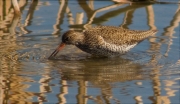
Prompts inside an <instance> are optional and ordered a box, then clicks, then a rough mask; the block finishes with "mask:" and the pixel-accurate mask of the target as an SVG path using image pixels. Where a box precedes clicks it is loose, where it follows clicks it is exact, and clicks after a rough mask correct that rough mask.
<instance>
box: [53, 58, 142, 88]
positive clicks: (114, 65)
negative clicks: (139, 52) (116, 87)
mask: <svg viewBox="0 0 180 104" xmlns="http://www.w3.org/2000/svg"><path fill="white" fill-rule="evenodd" d="M53 66H55V67H58V68H59V71H60V73H62V79H66V80H84V81H90V82H92V83H93V84H95V85H103V86H106V84H108V83H109V82H116V81H127V80H135V79H142V71H141V69H142V65H141V64H138V63H134V62H133V61H131V60H129V59H123V58H103V57H102V58H97V57H91V58H88V59H86V60H79V61H76V60H74V61H62V60H61V61H56V62H53Z"/></svg>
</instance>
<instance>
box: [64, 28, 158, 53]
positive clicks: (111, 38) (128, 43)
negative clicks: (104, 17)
mask: <svg viewBox="0 0 180 104" xmlns="http://www.w3.org/2000/svg"><path fill="white" fill-rule="evenodd" d="M156 32H157V30H146V31H142V30H128V29H124V28H122V27H115V26H97V27H93V28H90V29H88V30H84V32H76V31H73V30H69V31H67V32H66V33H64V35H63V37H62V43H64V44H72V45H76V46H77V47H78V48H80V49H81V50H82V51H85V52H87V53H90V54H93V55H100V56H112V55H119V54H123V53H125V52H127V51H129V50H130V49H131V48H133V47H134V46H136V45H137V44H138V43H139V42H141V41H143V40H144V39H146V38H147V37H148V36H151V35H154V34H155V33H156Z"/></svg>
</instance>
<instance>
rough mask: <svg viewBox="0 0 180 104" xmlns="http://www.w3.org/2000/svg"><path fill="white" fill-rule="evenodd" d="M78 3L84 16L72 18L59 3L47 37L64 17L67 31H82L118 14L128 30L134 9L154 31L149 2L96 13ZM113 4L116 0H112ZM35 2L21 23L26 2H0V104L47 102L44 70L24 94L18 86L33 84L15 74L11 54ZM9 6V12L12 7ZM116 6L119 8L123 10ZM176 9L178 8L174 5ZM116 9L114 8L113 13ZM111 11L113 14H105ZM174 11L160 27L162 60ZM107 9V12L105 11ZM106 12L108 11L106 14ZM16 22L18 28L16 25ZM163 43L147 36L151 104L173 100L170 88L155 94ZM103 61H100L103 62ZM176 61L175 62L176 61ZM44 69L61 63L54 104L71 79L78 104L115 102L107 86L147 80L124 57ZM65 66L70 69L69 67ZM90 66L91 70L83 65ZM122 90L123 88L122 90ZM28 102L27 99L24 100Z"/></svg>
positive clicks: (28, 22)
mask: <svg viewBox="0 0 180 104" xmlns="http://www.w3.org/2000/svg"><path fill="white" fill-rule="evenodd" d="M77 1H78V5H79V6H80V7H81V8H82V10H84V12H81V13H76V16H75V17H76V18H73V16H72V15H73V13H72V12H71V11H73V10H70V8H69V6H68V2H69V1H68V0H59V3H60V6H59V9H58V10H57V18H56V23H55V24H54V25H53V26H52V27H53V28H54V32H53V33H52V34H55V35H59V34H60V32H61V28H62V27H61V24H62V22H63V19H64V18H65V17H64V15H65V14H67V15H68V16H67V17H68V21H69V27H70V29H72V30H80V31H82V30H83V29H84V28H89V27H92V25H93V24H95V25H99V24H102V23H103V22H105V21H104V20H107V19H109V18H112V17H115V16H117V15H121V14H122V13H125V17H124V20H123V23H122V24H120V26H122V27H124V28H128V26H129V25H130V24H131V23H132V19H133V17H134V15H133V13H134V12H135V11H136V9H138V8H144V9H146V12H147V25H148V26H149V27H150V29H156V26H155V19H154V16H155V14H154V9H153V4H152V3H145V4H143V5H142V4H141V5H140V4H136V3H132V4H121V3H119V4H117V3H116V4H113V5H109V6H106V7H101V8H98V9H94V5H95V4H94V1H93V0H89V1H88V2H87V1H85V0H77ZM112 1H116V2H117V0H112ZM38 3H39V1H38V0H32V1H31V3H30V4H29V5H30V6H29V10H28V12H27V15H26V19H25V23H24V24H22V23H21V21H20V19H21V13H22V12H23V10H24V8H25V7H26V6H28V1H26V0H19V2H17V0H12V1H11V0H6V1H5V0H0V49H1V50H0V58H1V60H0V104H6V103H8V102H11V103H19V104H20V103H26V102H28V100H32V98H33V97H34V96H37V98H38V102H39V103H41V102H45V101H47V98H46V95H45V92H50V91H51V87H50V86H49V85H48V83H49V82H50V81H51V76H50V74H49V73H50V72H51V71H50V70H47V69H46V68H44V70H45V72H44V74H43V75H42V78H41V79H40V80H39V83H40V86H39V89H40V91H39V92H37V93H32V92H27V91H25V90H26V89H27V88H29V87H30V86H29V85H28V84H23V83H22V82H32V81H33V80H32V79H30V78H24V77H23V76H19V74H21V72H22V70H21V67H22V66H21V64H20V63H19V61H18V55H16V54H14V52H16V51H17V50H19V49H21V48H22V47H21V46H20V45H18V44H17V37H18V36H17V30H16V27H19V28H20V31H21V32H22V33H23V34H27V33H30V32H31V31H30V30H28V29H26V27H27V26H29V25H31V21H32V20H33V15H34V12H35V8H36V7H37V5H38ZM12 4H13V6H14V8H12ZM124 5H126V6H125V7H123V8H120V7H121V6H124ZM178 7H179V6H178ZM115 8H116V10H114V9H115ZM111 9H113V10H111ZM179 9H180V7H179V8H178V9H177V11H176V12H175V15H174V16H173V17H172V20H171V22H170V23H169V25H168V26H165V28H164V32H163V34H162V35H163V36H167V37H168V44H167V49H166V53H165V54H164V56H166V57H167V56H168V52H169V51H170V49H171V45H172V44H173V37H174V36H173V33H174V29H175V28H176V27H177V26H178V25H179V24H178V23H179V21H180V14H179V13H180V10H179ZM107 10H108V11H107ZM109 10H111V11H109ZM103 11H107V12H106V13H104V14H103V15H101V16H100V17H96V14H97V13H100V12H103ZM85 15H86V16H87V21H85V22H83V19H84V17H85ZM18 24H19V25H20V26H18ZM164 41H166V40H164V39H162V40H160V41H157V40H156V38H150V39H149V42H150V49H149V50H148V51H152V52H155V53H154V54H152V55H151V60H150V61H149V65H152V67H153V68H152V70H151V74H152V76H151V80H152V82H153V86H152V88H153V91H154V95H153V96H149V99H150V100H151V101H152V102H153V103H158V104H159V103H161V102H164V103H171V102H172V101H171V99H170V97H171V96H175V92H176V91H175V90H172V89H170V88H165V90H166V91H167V92H166V93H167V95H168V96H161V90H162V89H161V88H162V87H161V85H162V84H161V82H160V79H159V77H160V69H161V66H160V65H158V60H159V58H160V57H163V56H162V55H161V54H159V53H160V49H161V46H162V43H163V44H166V43H165V42H164ZM104 62H106V63H104ZM177 63H179V62H177ZM48 64H49V66H56V65H54V64H61V66H58V67H60V68H59V73H60V74H61V76H62V77H61V78H62V79H61V80H60V84H61V87H60V93H59V94H57V98H58V101H59V103H67V100H66V97H65V95H68V88H69V87H68V86H67V81H77V83H78V89H77V90H78V93H77V95H76V99H77V101H78V103H80V104H81V103H87V101H88V100H93V101H94V102H97V103H103V102H105V103H110V100H113V101H115V102H117V103H120V102H121V99H118V98H115V97H114V95H113V93H112V89H113V87H114V85H113V83H115V82H126V81H129V80H145V78H146V77H147V76H146V75H144V73H143V70H142V67H143V66H142V65H141V64H138V63H133V62H132V61H130V60H127V59H106V61H105V60H104V59H99V60H98V63H96V61H93V59H92V60H91V59H89V60H88V61H69V62H68V63H67V62H66V61H62V62H54V61H53V63H52V62H49V63H48ZM70 65H71V66H70ZM89 66H91V67H89ZM89 83H91V84H93V85H94V86H96V87H98V88H100V89H101V95H97V96H93V95H88V93H87V89H88V86H87V85H88V84H89ZM174 83H175V82H174V81H173V80H166V81H165V85H166V86H173V84H174ZM122 90H126V87H124V88H123V89H122ZM142 96H143V95H139V96H134V100H135V102H136V103H142V102H143V100H142V98H141V97H142ZM29 102H31V101H29Z"/></svg>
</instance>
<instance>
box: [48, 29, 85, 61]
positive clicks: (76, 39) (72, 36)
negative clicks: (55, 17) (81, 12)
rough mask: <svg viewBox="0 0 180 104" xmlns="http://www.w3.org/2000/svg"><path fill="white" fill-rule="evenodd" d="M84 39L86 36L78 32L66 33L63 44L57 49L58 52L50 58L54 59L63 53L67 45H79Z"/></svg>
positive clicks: (70, 31)
mask: <svg viewBox="0 0 180 104" xmlns="http://www.w3.org/2000/svg"><path fill="white" fill-rule="evenodd" d="M83 39H84V35H83V33H81V32H76V31H73V30H69V31H67V32H65V33H64V34H63V36H62V42H61V43H60V44H59V46H58V47H57V48H56V50H55V51H54V52H53V53H52V54H51V55H50V57H49V58H52V57H54V56H56V54H57V53H58V52H59V51H61V50H62V49H63V48H64V46H65V45H66V44H67V45H78V44H79V43H81V42H82V41H83Z"/></svg>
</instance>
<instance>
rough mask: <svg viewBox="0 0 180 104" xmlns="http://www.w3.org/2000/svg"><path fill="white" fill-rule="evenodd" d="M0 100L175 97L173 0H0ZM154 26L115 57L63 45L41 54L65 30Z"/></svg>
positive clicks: (108, 101)
mask: <svg viewBox="0 0 180 104" xmlns="http://www.w3.org/2000/svg"><path fill="white" fill-rule="evenodd" d="M0 2H1V3H2V4H4V6H3V7H1V9H0V10H3V11H1V12H0V13H1V15H0V58H1V60H0V73H1V74H0V79H1V82H0V88H1V89H0V94H1V96H0V101H1V102H0V103H1V104H7V103H14V104H19V103H23V104H24V103H43V104H49V103H55V104H56V103H79V104H84V103H88V104H89V103H97V104H101V103H103V104H114V103H122V104H125V103H128V104H129V103H132V104H134V103H138V104H139V103H156V104H161V103H167V104H169V103H180V101H179V96H180V95H179V88H180V85H179V84H180V83H179V82H180V81H179V80H180V77H179V74H180V71H179V69H180V60H179V56H180V54H179V51H180V50H179V47H180V45H179V43H180V39H179V34H180V33H179V21H180V20H179V18H180V10H179V9H180V7H179V4H178V0H174V1H173V2H169V1H163V2H160V1H158V2H149V1H146V2H135V3H130V4H129V3H125V4H123V3H117V1H116V2H115V1H111V0H106V1H99V0H97V1H96V0H94V1H83V0H68V1H65V0H59V1H58V0H52V1H50V0H39V1H19V6H20V9H21V13H22V14H21V15H20V17H18V16H16V15H14V12H13V8H12V7H11V2H10V1H0ZM98 25H110V26H122V27H124V28H127V29H136V30H149V29H158V33H157V34H156V35H155V36H152V37H150V38H148V39H146V40H144V41H143V42H141V43H140V44H138V45H137V46H136V47H135V48H133V49H132V50H131V51H130V52H128V53H126V54H124V55H122V56H121V57H114V58H102V57H92V56H91V55H89V54H87V53H85V52H82V51H81V50H79V49H78V48H76V47H75V46H66V47H65V49H64V50H63V51H62V52H60V53H59V54H58V55H57V57H56V59H53V60H48V59H47V58H48V56H49V55H50V54H51V53H52V52H53V51H54V49H55V48H56V47H57V45H58V44H59V43H60V42H61V36H62V34H63V33H64V32H65V31H67V30H76V31H83V30H84V29H86V28H89V27H93V26H98Z"/></svg>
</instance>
